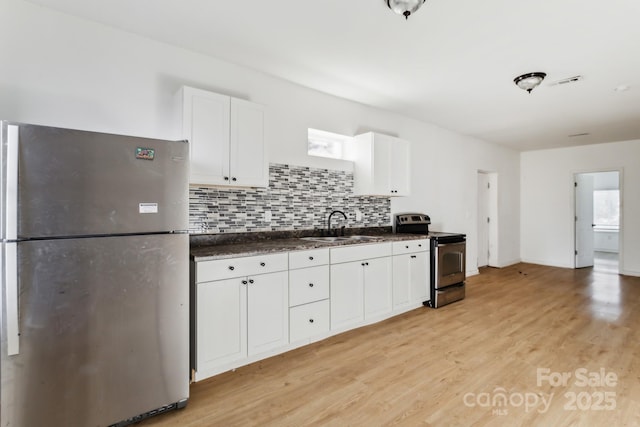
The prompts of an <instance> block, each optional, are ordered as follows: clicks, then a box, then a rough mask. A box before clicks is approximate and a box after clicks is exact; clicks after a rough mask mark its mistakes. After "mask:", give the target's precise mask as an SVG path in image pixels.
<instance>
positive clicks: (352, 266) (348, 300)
mask: <svg viewBox="0 0 640 427" xmlns="http://www.w3.org/2000/svg"><path fill="white" fill-rule="evenodd" d="M363 270H364V269H363V266H362V262H360V261H355V262H347V263H344V264H334V265H332V266H331V329H332V330H335V329H342V328H345V327H348V326H350V325H353V324H355V323H358V322H361V321H362V320H363V319H364V298H363V297H364V289H363V280H364V277H363V274H364V272H363Z"/></svg>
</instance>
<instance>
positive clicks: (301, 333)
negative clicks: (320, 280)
mask: <svg viewBox="0 0 640 427" xmlns="http://www.w3.org/2000/svg"><path fill="white" fill-rule="evenodd" d="M328 331H329V300H323V301H317V302H312V303H310V304H304V305H299V306H297V307H292V308H290V309H289V341H290V342H295V341H300V340H303V339H306V338H310V337H313V336H315V335H320V334H322V333H326V332H328Z"/></svg>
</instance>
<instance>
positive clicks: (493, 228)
mask: <svg viewBox="0 0 640 427" xmlns="http://www.w3.org/2000/svg"><path fill="white" fill-rule="evenodd" d="M480 174H484V175H487V177H488V181H489V195H488V200H487V206H488V208H489V209H488V211H489V218H491V221H490V222H489V235H488V238H489V242H488V249H489V256H488V258H487V262H488V264H487V266H488V267H499V263H498V252H499V247H498V173H497V172H492V171H487V170H482V169H478V171H477V173H476V192H477V194H476V227H478V225H479V222H478V221H479V219H478V215H479V197H480V194H479V193H478V181H479V175H480ZM479 235H480V233H479V230H478V229H476V237H479ZM479 247H480V243H479V241H477V242H476V249H478V248H479ZM476 267H477V260H476Z"/></svg>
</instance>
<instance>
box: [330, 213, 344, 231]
mask: <svg viewBox="0 0 640 427" xmlns="http://www.w3.org/2000/svg"><path fill="white" fill-rule="evenodd" d="M333 214H341V215H342V216H343V217H344V219H347V215H346V214H345V213H344V212H342V211H333V212H331V213H330V214H329V220H328V221H327V235H328V236H331V217H332V216H333ZM336 234H337V233H336ZM340 234H341V235H342V236H344V226H342V228H341V229H340Z"/></svg>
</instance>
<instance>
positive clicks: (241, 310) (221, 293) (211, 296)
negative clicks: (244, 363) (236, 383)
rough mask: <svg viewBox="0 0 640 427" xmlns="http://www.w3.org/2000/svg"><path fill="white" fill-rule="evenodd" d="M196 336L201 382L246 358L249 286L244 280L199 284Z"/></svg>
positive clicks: (236, 279)
mask: <svg viewBox="0 0 640 427" xmlns="http://www.w3.org/2000/svg"><path fill="white" fill-rule="evenodd" d="M195 336H196V342H195V344H196V355H195V356H196V373H197V377H196V379H198V380H199V379H202V378H200V377H199V376H200V375H201V374H202V373H206V372H207V371H209V370H211V369H213V368H215V367H216V366H220V365H224V364H225V363H231V362H234V361H236V360H240V359H243V358H245V357H246V356H247V286H246V285H244V284H242V280H241V279H239V278H235V279H228V280H218V281H215V282H206V283H198V285H197V303H196V334H195ZM205 378H206V377H205Z"/></svg>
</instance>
